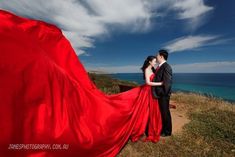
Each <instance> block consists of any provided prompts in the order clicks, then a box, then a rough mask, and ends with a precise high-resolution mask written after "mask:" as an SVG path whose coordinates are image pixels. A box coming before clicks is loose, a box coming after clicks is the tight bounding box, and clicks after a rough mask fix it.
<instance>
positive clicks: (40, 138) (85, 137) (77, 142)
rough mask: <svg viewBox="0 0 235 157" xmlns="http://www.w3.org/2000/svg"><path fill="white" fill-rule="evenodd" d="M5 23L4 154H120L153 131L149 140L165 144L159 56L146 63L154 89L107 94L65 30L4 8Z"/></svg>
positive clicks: (0, 37) (0, 108)
mask: <svg viewBox="0 0 235 157" xmlns="http://www.w3.org/2000/svg"><path fill="white" fill-rule="evenodd" d="M0 21H2V22H1V23H0V50H1V51H0V56H1V57H0V71H1V72H0V87H1V88H0V98H1V104H0V126H1V127H2V128H4V129H0V156H16V157H17V156H23V157H29V156H30V157H39V156H40V157H49V156H50V157H66V156H70V157H76V156H81V157H83V156H86V157H104V156H105V157H113V156H116V155H117V154H118V152H119V151H120V150H121V149H122V148H123V147H124V146H125V144H126V143H127V141H128V140H129V139H130V138H131V140H133V141H136V140H138V139H139V138H140V137H141V136H142V135H143V134H144V132H145V129H146V126H147V127H148V137H147V139H146V141H148V140H150V141H153V142H155V141H157V140H158V139H159V132H160V129H161V123H160V113H159V112H160V111H159V109H158V105H157V100H155V99H153V98H152V95H151V92H150V91H151V88H150V86H149V85H161V83H154V82H151V80H152V78H153V76H154V74H153V73H152V71H151V68H153V65H154V64H155V62H156V61H155V59H154V58H153V57H148V58H147V60H146V61H145V64H144V66H143V70H144V76H145V78H146V83H147V84H145V85H142V86H139V87H136V88H133V89H131V90H129V91H126V92H123V93H118V94H113V95H106V94H105V93H103V92H101V91H100V90H99V89H98V88H97V87H96V86H95V84H94V83H93V82H92V81H91V80H90V78H89V76H88V74H87V71H86V70H85V68H84V67H83V65H82V63H81V62H80V60H79V58H78V56H77V55H76V53H75V51H74V50H73V48H72V46H71V44H70V43H69V41H68V40H67V39H66V38H65V37H64V36H63V34H62V31H61V30H60V29H59V28H57V27H56V26H54V25H51V24H48V23H45V22H42V21H37V20H30V19H26V18H22V17H18V16H16V15H14V14H12V13H9V12H6V11H3V10H0ZM148 122H149V123H148ZM147 123H148V125H147ZM29 143H30V144H31V145H27V144H29ZM14 144H20V145H14ZM22 144H25V145H22ZM40 144H47V147H43V146H42V145H40ZM55 144H60V147H59V148H60V149H55V147H53V146H54V145H55ZM19 146H20V149H18V150H14V149H17V148H19ZM35 147H37V148H41V147H43V149H33V148H35ZM26 149H27V150H26Z"/></svg>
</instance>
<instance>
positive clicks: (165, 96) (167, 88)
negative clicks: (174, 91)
mask: <svg viewBox="0 0 235 157" xmlns="http://www.w3.org/2000/svg"><path fill="white" fill-rule="evenodd" d="M153 82H163V86H152V94H153V97H154V98H156V99H158V102H159V107H160V110H161V115H162V133H164V134H166V135H171V133H172V123H171V113H170V109H169V102H170V95H171V86H172V69H171V66H170V65H169V64H168V63H167V62H165V63H163V64H162V65H161V66H160V68H159V69H158V70H157V71H156V72H155V77H154V79H153Z"/></svg>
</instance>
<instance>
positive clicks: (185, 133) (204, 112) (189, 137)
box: [91, 74, 235, 157]
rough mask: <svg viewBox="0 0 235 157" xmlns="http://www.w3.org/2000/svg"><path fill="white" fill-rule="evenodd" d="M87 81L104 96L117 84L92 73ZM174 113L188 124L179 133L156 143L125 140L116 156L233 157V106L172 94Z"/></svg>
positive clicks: (234, 118)
mask: <svg viewBox="0 0 235 157" xmlns="http://www.w3.org/2000/svg"><path fill="white" fill-rule="evenodd" d="M91 78H92V79H93V80H94V82H95V83H97V85H98V87H99V88H100V89H101V90H103V91H104V92H106V93H117V92H118V91H119V89H118V83H124V84H125V83H127V85H134V86H136V85H137V84H136V83H132V82H126V81H119V80H116V79H112V78H110V77H109V76H104V75H96V74H92V75H91ZM171 100H173V101H174V102H175V104H176V106H177V110H179V111H184V112H185V113H186V115H187V117H188V118H189V119H190V122H189V123H187V124H186V125H185V126H184V127H183V129H182V131H181V132H178V133H177V134H174V135H172V136H171V137H167V138H162V139H161V140H160V141H159V142H158V143H156V144H154V143H150V142H148V143H143V142H141V141H138V142H136V143H132V142H131V141H129V142H128V143H127V144H126V145H125V147H124V148H123V149H122V150H121V152H120V153H119V154H118V157H127V156H128V157H157V156H168V157H171V156H173V157H178V156H179V157H188V156H191V157H193V156H195V157H198V156H235V104H234V103H229V102H226V101H223V100H221V99H217V98H213V97H206V96H203V95H199V94H193V93H181V92H177V93H173V94H172V98H171Z"/></svg>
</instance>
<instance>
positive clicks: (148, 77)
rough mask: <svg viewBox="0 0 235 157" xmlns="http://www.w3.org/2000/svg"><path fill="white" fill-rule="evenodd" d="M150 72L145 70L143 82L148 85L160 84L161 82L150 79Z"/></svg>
mask: <svg viewBox="0 0 235 157" xmlns="http://www.w3.org/2000/svg"><path fill="white" fill-rule="evenodd" d="M151 74H152V73H150V72H148V70H145V83H146V84H147V85H149V86H162V85H163V82H152V81H150V75H151Z"/></svg>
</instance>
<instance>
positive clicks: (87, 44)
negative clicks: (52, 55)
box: [0, 0, 235, 73]
mask: <svg viewBox="0 0 235 157" xmlns="http://www.w3.org/2000/svg"><path fill="white" fill-rule="evenodd" d="M234 6H235V1H232V0H229V1H221V0H89V1H86V0H50V1H45V0H11V1H9V0H2V1H0V8H1V9H3V10H7V11H10V12H13V13H15V14H17V15H20V16H24V17H28V18H31V19H37V20H43V21H45V22H48V23H52V24H55V25H57V26H58V27H59V28H60V29H62V32H63V34H64V35H65V36H66V37H67V38H68V39H69V41H70V42H71V44H72V46H73V48H74V49H75V51H76V53H77V56H78V58H79V60H80V61H81V62H82V63H83V65H84V67H85V68H86V70H87V71H103V72H108V73H136V72H141V71H140V67H141V66H142V64H143V62H144V60H145V58H146V57H147V56H148V55H156V54H157V51H158V50H159V49H166V50H168V52H169V59H168V63H169V64H170V65H171V66H172V68H173V72H175V73H198V72H200V73H235V11H234V8H233V7H234ZM68 62H69V60H68Z"/></svg>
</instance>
